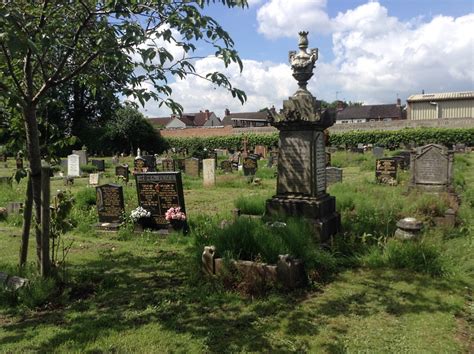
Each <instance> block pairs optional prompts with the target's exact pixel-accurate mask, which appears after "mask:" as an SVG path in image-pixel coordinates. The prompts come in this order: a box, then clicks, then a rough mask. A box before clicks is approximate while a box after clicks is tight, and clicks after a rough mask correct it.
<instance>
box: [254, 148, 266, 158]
mask: <svg viewBox="0 0 474 354" xmlns="http://www.w3.org/2000/svg"><path fill="white" fill-rule="evenodd" d="M254 151H255V154H257V155H260V156H261V157H263V158H266V157H267V147H266V146H264V145H256V146H255V150H254Z"/></svg>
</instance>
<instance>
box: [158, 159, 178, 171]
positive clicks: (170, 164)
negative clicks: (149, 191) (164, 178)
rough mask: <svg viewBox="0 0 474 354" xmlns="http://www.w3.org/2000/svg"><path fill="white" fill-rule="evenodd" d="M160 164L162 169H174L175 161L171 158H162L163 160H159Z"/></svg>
mask: <svg viewBox="0 0 474 354" xmlns="http://www.w3.org/2000/svg"><path fill="white" fill-rule="evenodd" d="M161 165H162V166H163V171H174V170H175V163H174V160H173V159H163V161H161Z"/></svg>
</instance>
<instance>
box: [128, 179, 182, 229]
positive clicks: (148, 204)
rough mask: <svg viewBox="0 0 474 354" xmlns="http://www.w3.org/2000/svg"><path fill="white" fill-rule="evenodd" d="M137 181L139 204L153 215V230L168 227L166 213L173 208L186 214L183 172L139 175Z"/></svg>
mask: <svg viewBox="0 0 474 354" xmlns="http://www.w3.org/2000/svg"><path fill="white" fill-rule="evenodd" d="M135 179H136V182H137V194H138V204H139V205H140V206H141V207H142V208H144V209H145V210H147V211H149V212H150V213H151V219H152V220H151V224H152V227H153V228H156V229H166V228H167V227H168V224H169V223H168V221H167V220H166V219H165V213H166V211H167V210H168V209H169V208H171V207H173V208H176V207H181V211H182V212H186V208H185V205H184V194H183V183H182V180H181V172H151V173H137V174H136V175H135Z"/></svg>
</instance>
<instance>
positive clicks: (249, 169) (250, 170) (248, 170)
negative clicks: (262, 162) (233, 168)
mask: <svg viewBox="0 0 474 354" xmlns="http://www.w3.org/2000/svg"><path fill="white" fill-rule="evenodd" d="M242 166H243V170H244V176H254V175H255V173H256V172H257V169H258V161H257V159H256V158H255V157H250V156H249V157H244V161H243V164H242Z"/></svg>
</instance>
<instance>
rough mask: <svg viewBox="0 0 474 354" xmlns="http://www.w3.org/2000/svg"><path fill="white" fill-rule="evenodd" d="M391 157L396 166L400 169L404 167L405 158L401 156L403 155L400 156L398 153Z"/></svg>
mask: <svg viewBox="0 0 474 354" xmlns="http://www.w3.org/2000/svg"><path fill="white" fill-rule="evenodd" d="M392 159H394V160H395V161H397V166H398V168H399V169H400V170H405V169H406V167H405V159H404V158H403V156H400V155H396V156H392Z"/></svg>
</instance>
